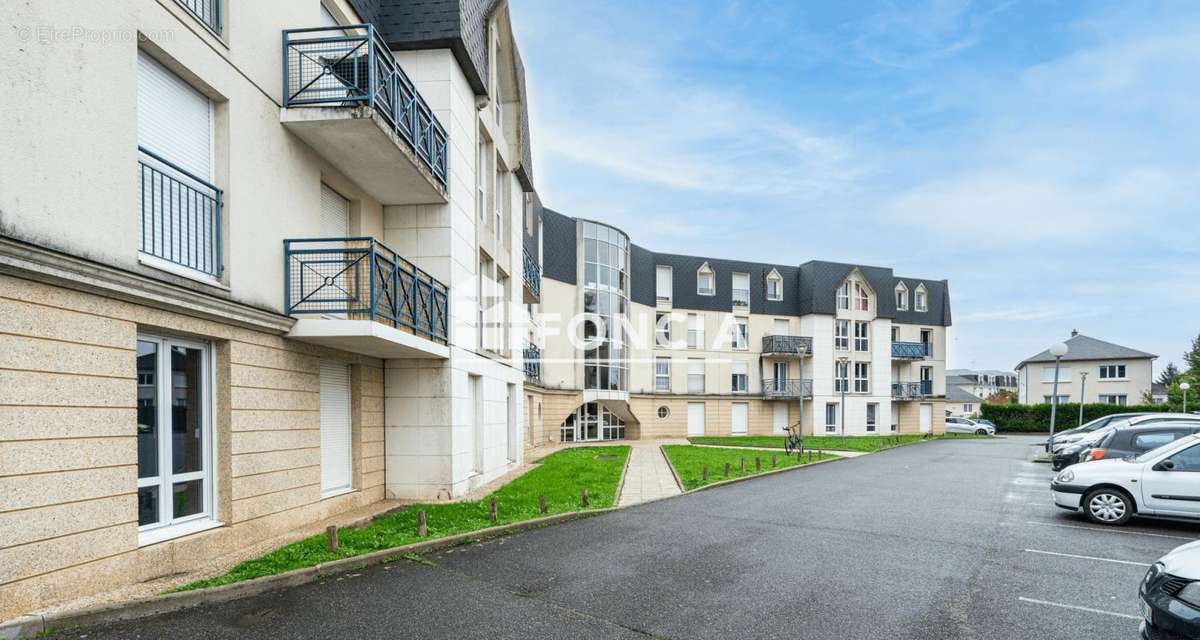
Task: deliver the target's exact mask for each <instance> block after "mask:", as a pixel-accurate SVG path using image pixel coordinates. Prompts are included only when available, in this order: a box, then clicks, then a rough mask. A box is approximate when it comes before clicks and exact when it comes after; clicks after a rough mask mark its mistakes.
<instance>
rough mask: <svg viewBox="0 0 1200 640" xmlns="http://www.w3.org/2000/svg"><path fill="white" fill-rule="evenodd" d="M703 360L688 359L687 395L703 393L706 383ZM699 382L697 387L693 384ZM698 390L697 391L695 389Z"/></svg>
mask: <svg viewBox="0 0 1200 640" xmlns="http://www.w3.org/2000/svg"><path fill="white" fill-rule="evenodd" d="M704 367H705V361H704V358H688V386H687V390H688V393H704V390H705V384H706V381H705V379H704ZM696 381H699V383H700V384H699V385H695V384H693V382H696ZM697 388H698V389H699V391H697V390H696V389H697Z"/></svg>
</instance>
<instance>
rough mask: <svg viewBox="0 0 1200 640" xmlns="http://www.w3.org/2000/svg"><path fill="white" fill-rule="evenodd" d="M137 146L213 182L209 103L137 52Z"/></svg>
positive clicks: (167, 71)
mask: <svg viewBox="0 0 1200 640" xmlns="http://www.w3.org/2000/svg"><path fill="white" fill-rule="evenodd" d="M137 134H138V146H141V147H145V148H147V149H149V150H150V151H152V152H153V153H156V154H158V155H160V156H162V157H164V158H166V159H167V160H169V161H171V162H173V163H175V164H177V165H179V166H181V167H183V168H184V169H187V170H188V171H190V172H191V173H194V174H196V175H197V176H199V177H201V178H203V179H204V180H207V181H208V182H212V181H213V179H212V174H213V171H212V101H210V100H209V99H208V96H205V95H204V94H203V93H200V92H199V91H196V90H195V89H194V88H192V86H191V85H190V84H188V83H186V82H184V81H183V80H182V79H181V78H180V77H179V76H177V75H175V74H174V73H171V71H170V70H169V69H167V68H166V67H164V66H163V65H162V64H161V63H159V62H158V61H157V60H155V59H154V58H151V57H150V56H149V55H147V54H146V53H144V52H141V51H139V52H138V74H137Z"/></svg>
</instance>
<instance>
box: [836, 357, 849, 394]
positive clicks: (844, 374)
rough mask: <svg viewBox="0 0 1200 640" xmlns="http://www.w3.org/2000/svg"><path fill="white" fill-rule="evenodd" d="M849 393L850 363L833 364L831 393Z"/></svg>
mask: <svg viewBox="0 0 1200 640" xmlns="http://www.w3.org/2000/svg"><path fill="white" fill-rule="evenodd" d="M843 391H850V363H849V362H834V363H833V392H834V393H841V392H843Z"/></svg>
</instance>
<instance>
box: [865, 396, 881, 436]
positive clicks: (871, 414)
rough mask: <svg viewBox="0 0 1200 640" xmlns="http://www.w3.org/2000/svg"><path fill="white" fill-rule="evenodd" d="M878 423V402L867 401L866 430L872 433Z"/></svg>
mask: <svg viewBox="0 0 1200 640" xmlns="http://www.w3.org/2000/svg"><path fill="white" fill-rule="evenodd" d="M878 423H879V403H877V402H868V403H867V431H869V432H871V433H874V432H875V431H876V428H877V426H878Z"/></svg>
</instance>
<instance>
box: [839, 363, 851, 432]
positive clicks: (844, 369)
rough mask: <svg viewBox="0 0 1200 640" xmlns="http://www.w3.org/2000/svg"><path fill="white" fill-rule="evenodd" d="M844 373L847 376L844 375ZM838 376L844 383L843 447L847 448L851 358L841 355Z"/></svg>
mask: <svg viewBox="0 0 1200 640" xmlns="http://www.w3.org/2000/svg"><path fill="white" fill-rule="evenodd" d="M842 373H845V374H846V377H844V378H843V377H842ZM838 378H840V380H841V384H842V448H843V449H845V448H846V387H848V386H850V358H847V357H846V356H841V357H839V358H838Z"/></svg>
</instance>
